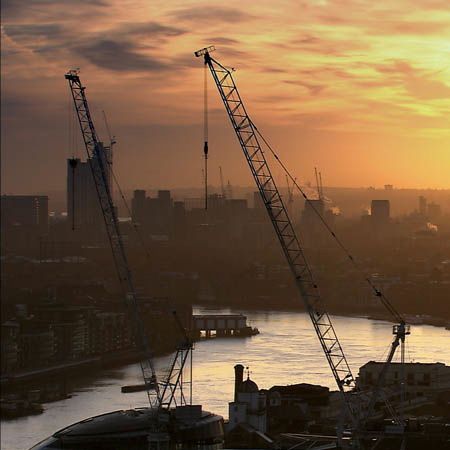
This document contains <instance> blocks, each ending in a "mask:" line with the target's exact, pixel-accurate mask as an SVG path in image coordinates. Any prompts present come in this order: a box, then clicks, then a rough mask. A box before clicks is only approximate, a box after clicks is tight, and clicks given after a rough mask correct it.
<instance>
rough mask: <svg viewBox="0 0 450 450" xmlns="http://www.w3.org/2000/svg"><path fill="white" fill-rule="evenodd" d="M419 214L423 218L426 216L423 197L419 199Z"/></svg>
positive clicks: (425, 200)
mask: <svg viewBox="0 0 450 450" xmlns="http://www.w3.org/2000/svg"><path fill="white" fill-rule="evenodd" d="M419 214H420V215H421V216H423V217H425V216H426V215H427V199H426V198H425V197H424V196H423V195H421V196H420V197H419Z"/></svg>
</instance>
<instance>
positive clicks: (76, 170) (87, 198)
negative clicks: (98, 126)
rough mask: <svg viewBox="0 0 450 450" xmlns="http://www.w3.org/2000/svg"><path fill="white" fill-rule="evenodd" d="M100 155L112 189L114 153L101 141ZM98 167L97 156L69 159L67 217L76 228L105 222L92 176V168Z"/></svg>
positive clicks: (94, 225)
mask: <svg viewBox="0 0 450 450" xmlns="http://www.w3.org/2000/svg"><path fill="white" fill-rule="evenodd" d="M98 154H99V155H100V157H102V158H103V164H104V167H105V168H106V177H107V183H108V186H109V189H110V190H111V189H112V186H111V178H112V176H111V175H112V154H111V150H110V148H109V147H104V146H103V144H102V143H101V142H99V152H98ZM91 164H92V165H93V167H94V169H98V164H99V162H98V159H97V157H96V156H94V157H93V158H91V159H90V160H87V161H81V159H79V158H71V159H68V160H67V217H68V220H69V224H70V226H72V227H73V228H74V229H77V228H86V227H98V226H100V225H101V224H102V223H103V216H102V211H101V207H100V202H99V200H98V195H97V190H96V187H95V183H94V178H93V176H92V169H91V166H90V165H91Z"/></svg>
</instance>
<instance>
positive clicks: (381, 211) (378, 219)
mask: <svg viewBox="0 0 450 450" xmlns="http://www.w3.org/2000/svg"><path fill="white" fill-rule="evenodd" d="M370 209H371V216H372V223H374V224H377V225H381V224H385V223H388V222H389V218H390V209H391V205H390V202H389V200H372V204H371V208H370Z"/></svg>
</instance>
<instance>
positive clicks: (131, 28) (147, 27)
mask: <svg viewBox="0 0 450 450" xmlns="http://www.w3.org/2000/svg"><path fill="white" fill-rule="evenodd" d="M107 33H108V34H112V35H114V36H117V35H122V36H127V37H130V38H131V37H151V38H168V37H176V36H180V35H182V34H185V33H186V30H184V29H183V28H179V27H174V26H168V25H164V24H162V23H159V22H154V21H150V22H138V23H136V22H126V23H121V24H120V25H119V26H117V27H113V28H111V29H110V30H109V31H108V32H107Z"/></svg>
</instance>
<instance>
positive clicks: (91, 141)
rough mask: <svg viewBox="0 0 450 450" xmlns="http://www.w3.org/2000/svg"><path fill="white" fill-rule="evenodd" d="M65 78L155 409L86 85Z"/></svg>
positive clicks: (155, 388) (152, 379)
mask: <svg viewBox="0 0 450 450" xmlns="http://www.w3.org/2000/svg"><path fill="white" fill-rule="evenodd" d="M65 78H66V80H68V82H69V87H70V91H71V94H72V98H73V102H74V105H75V110H76V112H77V116H78V122H79V124H80V128H81V134H82V136H83V141H84V146H85V149H86V153H87V159H88V161H89V165H90V168H91V172H92V177H93V179H94V184H95V188H96V191H97V195H98V199H99V203H100V207H101V210H102V213H103V218H104V221H105V226H106V231H107V235H108V239H109V242H110V245H111V249H112V253H113V258H114V263H115V266H116V269H117V273H118V276H119V280H120V284H121V286H122V288H123V290H124V292H125V294H126V302H127V305H128V307H129V310H130V315H131V317H132V324H133V325H134V326H135V327H136V328H135V330H134V331H135V339H136V344H137V345H138V346H140V347H141V349H142V350H143V351H144V353H145V359H144V360H143V361H141V363H140V364H141V370H142V375H143V378H144V382H145V384H146V386H147V395H148V399H149V403H150V406H151V407H153V408H157V407H159V406H160V403H161V396H160V392H159V385H158V383H157V379H156V373H155V369H154V366H153V362H152V359H151V349H150V346H149V343H148V340H147V336H146V333H145V329H144V324H143V322H142V318H141V313H140V308H139V304H138V299H137V295H136V291H135V288H134V284H133V280H132V277H131V272H130V268H129V265H128V259H127V256H126V252H125V247H124V243H123V239H122V235H121V233H120V229H119V221H118V219H117V212H116V208H115V206H114V203H113V200H112V195H111V190H110V184H109V176H108V170H109V167H108V161H107V159H106V157H105V154H104V152H103V149H102V148H101V145H100V144H99V140H98V137H97V133H96V131H95V127H94V123H93V121H92V118H91V114H90V111H89V105H88V101H87V99H86V95H85V89H86V88H85V87H84V86H83V85H82V83H81V81H80V77H79V75H78V71H77V70H70V71H69V72H67V73H66V74H65Z"/></svg>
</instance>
